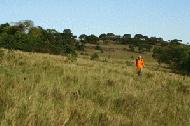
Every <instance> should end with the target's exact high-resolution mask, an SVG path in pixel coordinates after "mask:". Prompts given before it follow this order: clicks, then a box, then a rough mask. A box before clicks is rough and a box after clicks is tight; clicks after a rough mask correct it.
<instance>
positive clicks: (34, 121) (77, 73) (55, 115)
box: [0, 49, 190, 126]
mask: <svg viewBox="0 0 190 126" xmlns="http://www.w3.org/2000/svg"><path fill="white" fill-rule="evenodd" d="M106 53H108V52H105V53H104V54H102V57H101V58H100V60H98V61H91V60H90V58H89V56H80V57H79V58H78V59H77V61H76V62H70V61H69V60H68V59H67V58H66V57H62V56H53V55H48V54H37V53H23V52H20V51H8V50H3V49H2V50H1V52H0V123H1V125H2V126H10V125H12V126H63V125H65V126H91V125H93V126H189V125H190V77H186V76H181V75H177V74H173V73H169V72H165V71H160V70H159V69H157V68H156V63H155V62H153V60H152V59H151V58H150V57H149V59H148V58H147V60H148V61H152V62H148V61H147V62H146V67H145V69H144V73H143V76H142V78H138V77H137V75H136V71H135V68H134V64H133V60H134V59H132V57H131V55H127V53H126V52H125V54H124V52H122V53H120V55H121V54H123V55H122V56H121V57H123V58H118V59H116V58H114V55H111V54H110V55H111V56H110V57H109V58H107V57H104V55H106ZM114 53H118V52H114ZM133 55H134V56H136V54H133ZM127 56H128V59H127ZM145 57H146V56H145ZM105 58H106V59H105ZM145 61H146V58H145Z"/></svg>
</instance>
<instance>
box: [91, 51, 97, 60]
mask: <svg viewBox="0 0 190 126" xmlns="http://www.w3.org/2000/svg"><path fill="white" fill-rule="evenodd" d="M90 59H91V60H97V59H99V56H98V53H93V54H92V55H91V57H90Z"/></svg>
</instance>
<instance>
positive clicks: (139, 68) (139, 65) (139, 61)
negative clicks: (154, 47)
mask: <svg viewBox="0 0 190 126" xmlns="http://www.w3.org/2000/svg"><path fill="white" fill-rule="evenodd" d="M135 65H136V69H137V74H138V76H141V75H142V69H143V67H144V59H143V58H142V57H141V56H138V58H137V59H136V62H135Z"/></svg>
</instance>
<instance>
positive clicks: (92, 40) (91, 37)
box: [87, 34, 99, 44]
mask: <svg viewBox="0 0 190 126" xmlns="http://www.w3.org/2000/svg"><path fill="white" fill-rule="evenodd" d="M98 41H99V38H98V37H97V36H95V35H93V34H91V35H89V36H87V42H88V43H91V44H97V42H98Z"/></svg>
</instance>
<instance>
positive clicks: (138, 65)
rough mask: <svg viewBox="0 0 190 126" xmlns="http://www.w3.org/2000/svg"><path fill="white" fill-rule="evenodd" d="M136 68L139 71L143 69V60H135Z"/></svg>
mask: <svg viewBox="0 0 190 126" xmlns="http://www.w3.org/2000/svg"><path fill="white" fill-rule="evenodd" d="M136 67H137V69H141V68H143V67H144V60H143V59H136Z"/></svg>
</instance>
